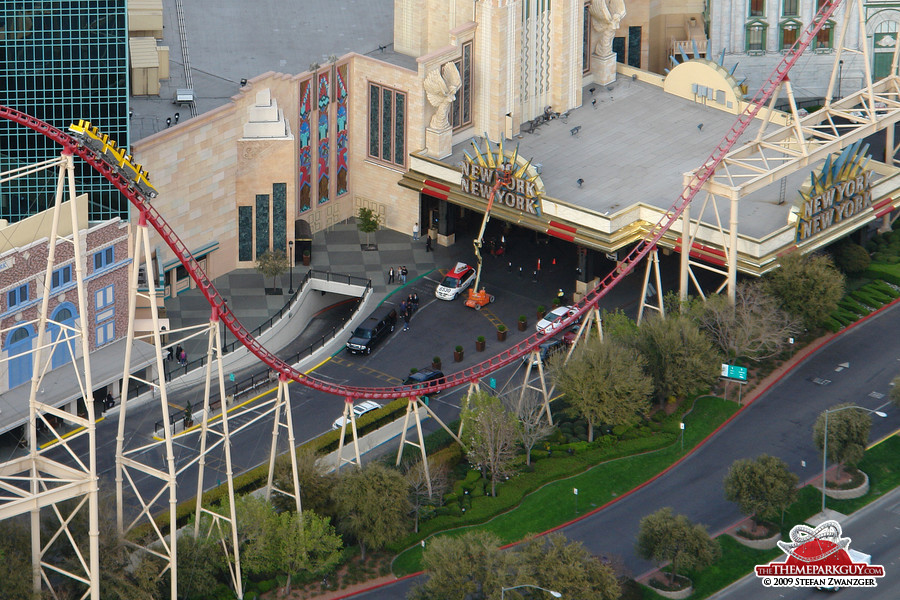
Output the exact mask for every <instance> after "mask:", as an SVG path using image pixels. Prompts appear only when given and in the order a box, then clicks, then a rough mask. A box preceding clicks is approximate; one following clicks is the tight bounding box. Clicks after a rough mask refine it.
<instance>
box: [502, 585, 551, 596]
mask: <svg viewBox="0 0 900 600" xmlns="http://www.w3.org/2000/svg"><path fill="white" fill-rule="evenodd" d="M523 587H527V588H534V589H536V590H541V591H544V592H547V593H548V594H550V595H551V596H553V597H554V598H562V594H560V593H559V592H554V591H553V590H548V589H547V588H542V587H541V586H539V585H530V584H527V583H523V584H522V585H514V586H512V587H506V588H505V587H502V588H500V600H503V595H504V594H505V593H506V592H507V590H514V589H517V588H523Z"/></svg>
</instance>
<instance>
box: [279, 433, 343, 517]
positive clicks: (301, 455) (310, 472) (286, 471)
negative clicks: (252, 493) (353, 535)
mask: <svg viewBox="0 0 900 600" xmlns="http://www.w3.org/2000/svg"><path fill="white" fill-rule="evenodd" d="M318 459H319V456H318V455H317V454H316V451H315V450H313V449H311V448H307V447H305V446H301V447H299V448H297V479H298V481H299V482H300V500H301V504H302V508H303V510H304V511H307V510H311V511H313V512H315V513H316V514H317V515H321V516H324V517H335V516H336V515H337V513H336V512H335V510H334V503H333V502H332V501H331V490H332V488H334V486H335V484H336V483H337V475H336V474H330V473H326V472H325V469H324V468H323V467H322V466H321V465H320V464H318V463H317V461H318ZM273 481H274V485H275V487H277V488H278V489H280V490H286V491H293V489H294V481H293V475H292V474H291V457H290V456H288V455H287V454H284V455H282V456H279V457H278V458H277V459H276V460H275V474H274V477H273ZM272 504H274V505H275V508H277V509H278V510H281V511H284V510H289V511H294V510H296V509H297V505H296V503H295V502H294V499H293V498H292V497H289V496H286V495H284V494H279V493H273V494H272Z"/></svg>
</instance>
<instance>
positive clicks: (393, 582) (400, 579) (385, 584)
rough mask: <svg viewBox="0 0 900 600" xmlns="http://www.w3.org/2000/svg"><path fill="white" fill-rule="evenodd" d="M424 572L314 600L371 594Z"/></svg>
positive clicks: (340, 599) (339, 599) (336, 599)
mask: <svg viewBox="0 0 900 600" xmlns="http://www.w3.org/2000/svg"><path fill="white" fill-rule="evenodd" d="M424 572H425V571H419V572H418V573H410V574H409V575H404V576H403V577H397V578H396V579H390V580H388V581H382V582H381V583H377V584H375V585H373V586H371V587H367V588H360V589H358V590H355V591H350V592H345V593H343V594H341V595H340V596H330V595H328V594H322V595H319V596H313V598H321V599H327V600H344V599H345V598H352V597H353V596H356V595H357V594H364V593H366V592H371V591H372V590H377V589H379V588H383V587H385V586H388V585H393V584H395V583H397V582H398V581H403V580H404V579H410V578H411V577H418V576H419V575H421V574H422V573H424Z"/></svg>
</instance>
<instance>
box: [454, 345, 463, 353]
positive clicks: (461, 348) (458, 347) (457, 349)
mask: <svg viewBox="0 0 900 600" xmlns="http://www.w3.org/2000/svg"><path fill="white" fill-rule="evenodd" d="M454 350H456V351H457V352H462V351H463V347H462V346H459V345H457V346H456V348H454Z"/></svg>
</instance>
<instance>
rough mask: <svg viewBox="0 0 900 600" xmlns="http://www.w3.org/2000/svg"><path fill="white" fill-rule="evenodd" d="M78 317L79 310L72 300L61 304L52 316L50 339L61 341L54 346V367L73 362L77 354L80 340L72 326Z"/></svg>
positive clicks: (52, 363) (52, 365) (52, 366)
mask: <svg viewBox="0 0 900 600" xmlns="http://www.w3.org/2000/svg"><path fill="white" fill-rule="evenodd" d="M76 318H77V310H76V308H75V305H74V304H72V303H71V302H65V303H63V304H60V305H59V306H58V307H56V310H55V311H53V314H52V315H51V316H50V320H51V323H50V326H49V327H48V330H49V333H50V339H51V340H52V341H53V342H57V341H59V342H60V343H58V344H57V345H56V346H54V347H53V359H52V361H51V363H50V366H51V368H53V369H56V368H57V367H61V366H63V365H65V364H68V363H70V362H72V358H73V357H74V356H75V350H76V348H77V347H78V346H77V344H78V340H77V339H76V338H75V332H74V331H72V330H71V329H70V328H71V327H73V326H74V325H75V319H76ZM60 338H62V339H61V340H60Z"/></svg>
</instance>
